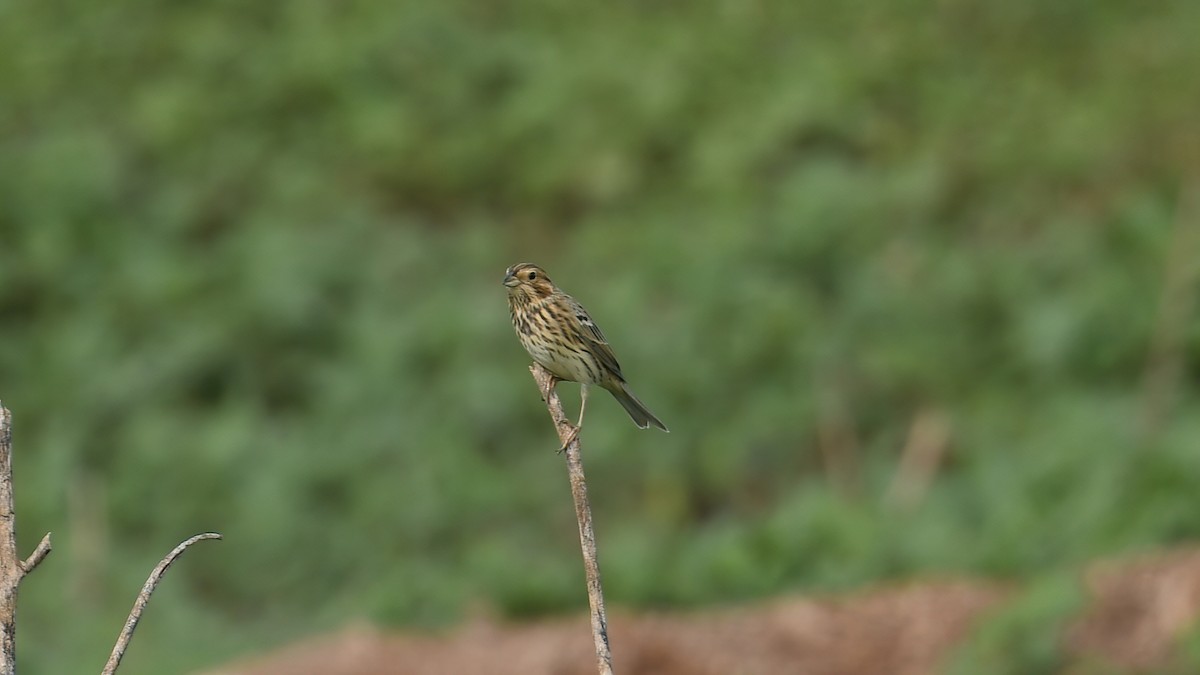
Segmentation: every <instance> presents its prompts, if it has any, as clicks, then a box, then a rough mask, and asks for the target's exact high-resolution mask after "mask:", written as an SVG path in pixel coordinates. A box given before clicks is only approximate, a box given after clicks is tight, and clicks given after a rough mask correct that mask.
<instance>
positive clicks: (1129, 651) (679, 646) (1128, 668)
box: [208, 549, 1200, 675]
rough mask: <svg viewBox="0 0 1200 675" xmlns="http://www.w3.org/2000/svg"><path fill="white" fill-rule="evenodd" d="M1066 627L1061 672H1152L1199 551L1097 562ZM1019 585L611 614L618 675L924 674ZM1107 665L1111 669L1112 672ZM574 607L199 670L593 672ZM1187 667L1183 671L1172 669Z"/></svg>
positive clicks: (371, 633) (1159, 664)
mask: <svg viewBox="0 0 1200 675" xmlns="http://www.w3.org/2000/svg"><path fill="white" fill-rule="evenodd" d="M1083 581H1084V585H1085V587H1086V588H1087V591H1088V594H1089V601H1088V606H1087V607H1086V609H1085V610H1084V611H1083V613H1082V614H1081V615H1080V616H1078V617H1076V618H1075V619H1074V620H1073V621H1072V623H1071V624H1070V626H1069V627H1068V628H1067V630H1066V631H1065V632H1064V638H1063V640H1062V642H1063V644H1062V645H1061V648H1062V650H1063V653H1064V654H1065V655H1067V659H1066V660H1067V662H1068V663H1070V664H1071V665H1069V666H1068V668H1067V670H1066V671H1065V672H1066V673H1097V672H1104V673H1111V672H1162V671H1163V670H1165V669H1169V668H1172V666H1173V664H1175V662H1176V660H1177V659H1176V656H1177V653H1178V645H1177V643H1178V640H1179V637H1180V636H1181V635H1182V634H1183V633H1184V632H1185V631H1187V630H1188V629H1189V628H1190V627H1191V626H1192V625H1193V623H1194V622H1195V620H1196V617H1197V616H1198V615H1200V549H1189V550H1178V551H1172V552H1166V553H1158V554H1154V555H1146V556H1142V557H1138V558H1132V559H1126V560H1120V561H1112V562H1103V563H1098V564H1096V565H1093V566H1092V567H1090V568H1089V569H1088V570H1087V571H1086V572H1085V573H1084V575H1083ZM1019 590H1020V589H1019V588H1018V587H1015V586H1010V587H1004V586H1001V585H999V584H994V583H986V582H972V581H936V582H927V583H911V584H906V585H903V586H898V587H888V588H881V589H876V590H871V591H865V592H861V593H856V594H853V595H849V596H842V597H836V598H822V599H806V598H798V597H791V598H780V599H777V600H774V601H771V602H768V603H765V604H761V605H756V606H745V607H740V608H736V609H726V610H712V611H706V612H701V613H695V614H639V615H635V614H629V613H624V612H615V613H613V614H612V615H611V616H610V617H609V628H610V636H611V642H612V645H613V653H614V659H615V663H614V667H615V670H616V672H618V673H620V674H621V675H740V674H745V675H784V674H786V675H880V674H885V673H886V674H888V675H925V674H933V673H937V672H938V668H939V664H941V663H942V662H943V661H944V660H945V659H946V657H947V656H948V655H950V653H951V652H952V651H953V648H954V647H955V646H956V645H958V644H961V642H962V640H963V639H964V638H966V637H967V636H968V635H969V634H970V632H971V630H972V629H973V628H974V627H975V626H977V625H979V623H980V622H981V621H983V620H986V618H987V616H988V614H989V612H993V611H996V610H998V609H1001V608H1002V607H1003V606H1004V604H1005V602H1006V600H1007V599H1008V598H1010V597H1012V596H1013V594H1014V593H1017V592H1019ZM1114 669H1116V670H1114ZM595 672H596V668H595V656H594V654H593V651H592V641H591V634H590V631H589V628H588V623H587V619H586V617H584V616H580V617H575V618H571V619H564V620H558V621H542V622H537V623H528V624H498V623H494V622H491V621H483V620H480V621H476V622H473V623H471V624H468V625H466V626H463V627H461V628H459V629H458V630H457V631H456V632H454V633H451V634H446V635H438V636H432V635H427V634H425V635H423V634H404V633H388V632H383V631H380V630H377V629H374V628H371V627H365V626H357V627H348V628H346V629H345V630H343V631H341V632H339V633H336V634H333V635H327V636H321V637H315V638H312V639H309V640H306V641H304V642H303V643H300V644H296V645H293V646H290V647H285V648H283V649H280V650H278V651H276V652H274V653H270V654H267V655H264V656H260V657H255V658H250V659H247V660H245V661H242V662H238V663H233V664H230V665H228V666H225V667H223V668H221V669H218V670H215V671H210V672H209V673H208V675H284V674H287V675H295V674H300V675H306V674H309V673H312V674H317V673H320V674H322V675H458V674H474V673H479V674H481V675H517V674H520V675H590V674H591V673H595ZM1177 672H1183V671H1177Z"/></svg>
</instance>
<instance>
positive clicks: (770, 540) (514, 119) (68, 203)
mask: <svg viewBox="0 0 1200 675" xmlns="http://www.w3.org/2000/svg"><path fill="white" fill-rule="evenodd" d="M1197 25H1200V5H1198V4H1196V3H1194V2H1184V1H1181V0H1176V1H1168V2H1163V3H1157V4H1155V5H1154V6H1153V7H1148V6H1147V7H1143V6H1140V5H1133V4H1129V3H1120V2H1115V1H1109V0H1104V1H1100V2H1087V3H1084V2H1079V1H1077V0H1072V1H1068V2H1056V3H1044V2H1034V1H1033V0H1016V1H1014V2H1008V3H984V2H975V1H966V0H963V1H951V2H923V1H915V2H908V1H901V0H894V1H892V2H883V3H879V2H859V1H852V2H847V3H834V4H830V3H817V2H784V1H780V2H714V3H690V4H689V3H652V4H650V5H647V4H645V3H623V2H618V3H607V4H603V5H594V6H584V5H579V4H575V5H567V4H560V3H551V2H541V1H539V0H520V1H518V2H513V3H499V4H497V3H472V2H460V1H457V0H450V1H447V2H398V3H384V2H367V1H362V0H350V1H347V2H338V3H330V2H317V1H313V0H301V1H299V2H292V3H282V4H262V3H239V2H230V1H228V0H216V1H214V2H208V3H183V2H181V3H147V2H136V1H132V0H115V1H114V2H109V3H103V4H94V3H83V4H82V5H79V4H76V5H71V6H68V5H64V4H61V3H54V2H12V1H11V0H0V396H2V397H3V400H4V402H5V404H6V405H8V406H9V407H10V408H11V409H12V410H13V412H14V415H15V423H16V431H15V440H16V444H17V446H16V448H17V454H16V458H15V465H16V471H17V482H16V486H17V499H18V512H19V514H20V540H21V546H22V550H28V549H29V548H31V547H32V546H33V545H34V544H35V543H36V541H37V538H38V537H40V536H41V534H42V532H43V531H45V530H53V531H54V533H55V551H54V554H53V555H52V557H51V558H49V559H48V560H47V562H46V564H45V565H44V566H43V567H42V568H40V569H39V570H38V572H37V574H35V575H33V576H31V577H29V578H28V580H27V582H26V584H25V585H23V586H22V594H21V608H22V614H21V622H20V625H21V639H20V645H21V659H22V660H23V662H24V664H25V668H26V669H28V670H29V671H30V672H54V673H62V672H82V671H87V670H88V669H92V668H94V667H96V666H97V665H98V664H100V663H102V662H103V660H104V657H105V654H106V652H107V650H108V648H109V646H110V644H111V640H112V638H113V636H114V635H115V633H116V631H117V629H118V627H119V624H120V621H121V619H122V617H123V616H124V613H125V612H126V611H127V608H128V604H129V602H130V601H131V599H132V596H133V594H134V592H135V591H136V589H137V588H138V587H139V585H140V584H141V581H142V580H143V578H144V575H145V574H146V573H147V572H148V571H149V569H150V567H151V566H152V565H153V563H154V562H155V561H156V560H157V559H158V558H159V557H160V556H161V555H163V554H164V553H165V552H166V551H167V550H169V549H170V548H171V547H172V546H173V545H174V544H175V543H176V542H177V541H179V540H181V539H183V538H184V537H186V536H188V535H190V534H193V533H195V532H198V531H203V530H209V529H212V530H218V531H220V532H222V533H224V534H225V536H226V541H225V542H224V543H221V544H202V545H200V546H198V547H196V549H194V550H192V551H191V552H189V553H188V554H187V556H186V557H185V559H184V560H183V562H182V563H181V564H180V565H179V566H177V567H176V568H175V569H174V570H173V571H172V573H171V576H169V577H168V579H167V581H166V583H165V584H164V586H163V587H162V589H161V590H160V592H159V595H156V597H155V601H154V603H153V604H152V605H151V607H150V610H149V614H148V618H147V621H146V622H145V623H144V624H143V628H142V629H141V633H140V634H139V637H138V640H137V641H135V643H134V647H133V649H132V650H131V652H130V654H129V656H128V658H127V661H126V664H125V670H124V671H123V672H128V673H129V674H130V675H137V674H138V673H163V672H182V671H185V670H188V669H190V668H193V667H199V666H204V665H213V664H216V663H219V662H221V661H223V660H225V659H228V658H231V657H233V656H235V655H238V654H243V653H250V652H254V651H258V650H262V649H264V648H267V647H270V646H273V645H276V644H281V643H283V642H286V641H288V640H291V639H296V638H298V637H300V636H303V635H306V634H310V633H312V632H316V631H320V630H325V629H329V628H332V627H335V626H338V625H341V624H342V623H344V622H346V621H348V620H351V619H353V618H359V617H365V618H369V619H372V620H377V621H381V622H385V623H389V624H394V625H419V626H439V625H448V624H450V623H452V622H454V621H456V620H457V619H459V618H461V617H462V616H464V614H465V613H467V612H470V611H477V610H476V609H474V608H477V607H480V606H483V607H490V608H493V609H491V610H489V611H497V612H499V613H501V614H503V615H507V616H525V615H537V614H544V613H547V612H561V611H576V610H578V609H579V608H581V607H583V606H584V604H585V598H584V594H583V588H582V584H581V567H580V564H579V560H578V550H577V546H576V536H575V532H574V528H575V525H574V518H573V514H572V510H571V507H570V501H569V496H568V489H567V481H566V479H565V477H564V476H563V473H564V471H563V467H562V462H561V459H560V458H558V457H557V456H556V455H555V454H554V449H555V445H556V444H555V440H554V438H553V434H552V432H551V429H550V426H549V424H548V423H547V419H546V413H545V412H544V410H543V409H542V406H541V403H540V401H539V399H538V396H537V393H536V390H535V387H534V385H533V383H532V381H531V380H530V378H529V376H528V374H527V373H526V372H525V368H524V366H525V363H526V361H527V359H526V358H525V356H524V354H523V352H521V350H520V348H519V346H518V345H517V342H516V340H515V338H514V337H513V336H512V334H511V329H510V328H509V326H508V317H507V315H506V314H507V309H506V307H505V302H504V297H503V289H502V288H501V287H500V285H499V279H500V276H501V274H502V272H503V270H504V268H505V267H506V266H507V265H509V264H511V263H513V262H517V261H519V260H533V261H536V262H539V263H541V264H542V265H544V266H545V267H546V268H547V269H548V270H549V271H550V273H551V275H552V276H554V278H555V279H556V281H558V282H559V283H560V285H562V286H563V287H564V288H566V289H567V290H568V291H569V292H572V293H573V294H575V295H576V296H577V297H578V298H580V299H581V300H582V301H583V302H584V303H585V304H586V305H587V306H588V307H589V309H590V310H591V311H592V313H593V315H594V316H596V317H597V319H598V320H599V322H600V323H601V324H602V325H603V327H604V329H605V331H606V333H607V334H608V335H609V337H610V338H611V339H612V342H613V344H614V345H615V346H616V348H617V351H618V353H619V354H620V355H621V358H622V361H623V366H624V367H625V370H626V372H627V374H628V375H629V376H630V378H631V381H632V383H633V386H634V388H635V390H636V391H637V392H638V393H639V395H640V396H641V397H642V398H643V399H644V400H645V401H646V402H647V403H648V404H649V405H650V407H651V408H652V409H653V410H655V412H657V413H658V414H659V415H660V416H661V417H662V418H663V419H664V420H665V421H666V422H667V423H668V424H669V425H670V426H671V428H672V433H671V434H670V435H662V434H658V433H650V432H639V431H638V430H636V429H634V428H633V426H632V425H630V424H629V423H628V420H627V419H626V418H625V417H624V413H623V412H622V411H621V410H620V409H619V407H618V406H616V405H613V404H612V403H611V402H609V401H606V400H602V399H601V398H597V402H596V403H595V404H594V406H593V410H592V411H591V412H589V425H588V428H587V431H586V432H585V434H584V442H585V448H586V453H587V456H588V467H589V470H590V472H589V478H590V482H591V490H592V499H593V506H594V508H595V509H596V511H597V520H598V524H599V537H600V541H601V552H602V556H603V558H604V560H603V566H604V570H605V575H606V582H607V586H608V589H609V595H610V601H611V602H614V603H616V604H620V605H626V606H676V607H678V606H690V605H698V604H702V603H714V602H724V601H742V600H747V599H751V598H755V597H761V596H766V595H769V594H774V593H780V592H786V591H797V590H813V589H835V588H847V587H851V586H856V585H859V584H863V583H868V582H878V581H886V580H889V579H898V578H904V577H908V576H911V575H914V574H937V573H941V572H953V573H955V574H967V573H976V574H984V575H989V576H995V577H1020V576H1022V575H1029V574H1038V573H1042V571H1043V570H1045V569H1047V568H1053V569H1059V568H1063V567H1069V566H1071V565H1075V564H1078V563H1080V562H1081V561H1083V560H1086V559H1088V558H1090V557H1092V556H1096V555H1102V554H1109V553H1114V552H1119V551H1125V550H1131V549H1138V548H1146V547H1153V546H1158V545H1164V544H1169V543H1172V542H1178V541H1184V540H1192V539H1195V538H1196V537H1197V536H1200V512H1198V511H1197V510H1196V509H1195V508H1194V505H1195V499H1194V493H1195V485H1196V480H1197V478H1198V477H1200V454H1198V453H1196V447H1197V439H1198V438H1200V415H1198V414H1197V413H1198V412H1200V408H1198V397H1197V394H1198V393H1200V391H1198V388H1197V384H1196V383H1197V375H1198V374H1200V322H1198V321H1197V320H1196V318H1195V315H1194V311H1193V310H1194V309H1195V308H1192V307H1184V308H1182V310H1181V313H1182V316H1183V317H1184V321H1183V323H1182V324H1181V326H1182V333H1181V334H1180V335H1179V358H1178V360H1177V361H1176V362H1175V363H1176V366H1177V371H1178V377H1177V379H1176V382H1177V384H1178V386H1177V388H1176V390H1175V392H1174V394H1173V396H1171V397H1168V399H1167V404H1166V407H1167V409H1166V410H1165V412H1164V414H1163V417H1162V419H1163V423H1162V425H1161V427H1160V428H1159V429H1158V430H1157V432H1156V433H1152V434H1145V433H1140V432H1139V427H1138V424H1137V422H1138V419H1139V418H1140V416H1141V414H1142V405H1143V400H1144V395H1143V387H1142V384H1141V382H1142V377H1143V371H1144V368H1145V363H1146V361H1147V354H1148V352H1149V349H1150V345H1151V343H1152V340H1153V337H1152V336H1153V332H1154V330H1155V329H1154V326H1155V317H1156V313H1157V312H1158V307H1159V304H1160V298H1161V296H1162V288H1163V285H1164V264H1165V261H1166V260H1167V254H1168V252H1169V249H1170V247H1171V243H1170V242H1171V236H1172V235H1171V232H1172V228H1173V227H1175V226H1176V223H1177V222H1185V221H1186V222H1193V224H1194V219H1195V218H1197V217H1200V216H1198V215H1197V212H1196V210H1195V208H1194V207H1193V210H1192V212H1191V213H1190V217H1191V219H1192V220H1191V221H1189V220H1188V217H1189V213H1188V211H1187V209H1186V203H1187V200H1186V199H1182V198H1181V195H1182V194H1186V191H1187V188H1188V186H1189V182H1188V181H1189V180H1191V181H1192V183H1190V185H1191V186H1192V187H1193V188H1194V187H1195V186H1196V183H1195V180H1196V177H1197V175H1198V174H1197V173H1196V171H1197V170H1198V169H1200V131H1198V128H1197V126H1196V111H1197V110H1200V78H1197V77H1196V65H1197V64H1198V63H1200V42H1198V41H1197V40H1196V39H1195V30H1194V27H1195V26H1197ZM604 398H606V397H604ZM568 401H571V402H574V401H577V397H576V396H575V393H574V389H573V388H571V391H570V392H569V393H568ZM931 410H932V411H940V412H941V413H943V414H945V415H946V416H948V419H949V420H950V421H951V427H950V429H951V445H950V455H949V458H948V461H947V463H946V465H945V466H944V467H943V468H942V470H941V471H940V472H939V473H938V475H937V476H936V478H935V480H934V482H933V485H932V487H931V489H930V491H929V492H928V494H927V495H926V496H925V499H924V501H923V502H922V503H921V504H920V505H919V506H918V507H917V508H915V509H912V510H909V511H902V510H898V509H896V508H894V507H893V506H892V505H891V504H890V503H889V501H888V500H887V499H885V497H884V495H885V494H886V493H887V489H888V486H889V484H890V483H891V481H892V480H893V477H894V475H895V473H896V467H897V464H898V459H899V455H900V452H901V449H902V448H903V446H904V444H905V439H906V437H907V436H908V434H909V429H910V427H911V425H912V423H913V420H914V419H915V418H916V417H917V416H918V415H919V414H921V413H922V411H931ZM829 429H835V430H837V429H841V432H840V433H841V434H842V436H843V437H847V438H850V439H851V441H849V442H847V443H843V444H842V446H843V447H853V448H856V456H855V458H854V462H853V463H852V464H851V465H850V471H849V473H850V475H849V476H848V481H849V482H848V484H849V485H851V486H853V489H852V490H850V491H847V490H846V489H839V488H838V484H837V482H836V481H833V480H831V477H830V474H829V472H828V471H827V470H826V469H825V468H824V465H823V463H822V453H821V448H822V447H823V446H822V443H823V441H822V439H823V438H826V437H827V436H828V434H826V433H825V431H826V430H829ZM844 478H845V477H844ZM1054 597H1057V596H1054ZM1052 599H1053V598H1052ZM1048 606H1050V607H1051V608H1052V609H1053V608H1054V607H1057V606H1058V605H1057V604H1056V603H1055V602H1050V603H1049V605H1048ZM1030 607H1031V609H1030V611H1029V613H1028V616H1031V617H1032V618H1031V621H1033V622H1036V621H1040V620H1041V618H1042V617H1043V616H1044V615H1045V612H1043V611H1042V609H1041V608H1042V607H1043V605H1042V604H1040V602H1038V601H1031V603H1030ZM1025 616H1027V614H1026V613H1022V612H1020V611H1014V613H1013V614H1012V616H1011V617H1009V619H1007V620H1006V621H1007V623H1005V624H1003V626H1002V627H1001V628H998V629H996V630H997V632H996V633H995V635H998V636H999V637H994V638H991V639H988V638H981V640H982V642H981V644H982V645H983V646H982V647H979V649H982V650H983V651H985V652H987V653H988V654H989V658H994V659H1004V658H1010V659H1012V660H1013V663H1012V664H1010V665H1011V666H1012V668H1013V670H1011V672H1035V670H1036V669H1037V668H1044V667H1046V666H1045V664H1047V663H1049V664H1053V663H1054V662H1053V657H1052V656H1049V655H1048V654H1047V653H1045V650H1043V649H1042V646H1044V644H1043V642H1044V641H1036V642H1035V643H1033V645H1034V646H1033V647H1030V648H1029V649H1028V650H1024V651H1022V650H1008V649H1007V648H1005V645H1007V644H1008V642H1007V640H1008V638H1006V637H1005V636H1008V635H1017V636H1018V637H1019V636H1020V635H1022V633H1021V630H1020V629H1012V628H1011V626H1012V625H1013V622H1017V623H1020V622H1021V620H1022V617H1025ZM1045 644H1049V643H1045ZM989 645H994V646H989ZM1022 663H1026V664H1030V665H1029V668H1033V669H1035V670H1030V669H1028V668H1024V669H1023V668H1022V667H1021V666H1020V665H1019V664H1022ZM1013 664H1018V665H1013ZM1002 666H1003V664H1001V666H998V667H1002Z"/></svg>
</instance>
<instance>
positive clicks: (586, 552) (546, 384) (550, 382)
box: [529, 363, 613, 675]
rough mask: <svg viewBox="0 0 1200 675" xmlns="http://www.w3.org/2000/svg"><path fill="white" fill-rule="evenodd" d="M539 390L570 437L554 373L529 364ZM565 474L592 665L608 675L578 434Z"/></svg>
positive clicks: (561, 438)
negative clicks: (588, 617) (584, 578)
mask: <svg viewBox="0 0 1200 675" xmlns="http://www.w3.org/2000/svg"><path fill="white" fill-rule="evenodd" d="M529 372H531V373H533V380H534V381H535V382H537V386H538V389H539V390H541V392H542V400H543V401H545V402H546V409H547V410H549V411H550V419H552V420H553V421H554V428H555V430H556V431H557V432H558V438H559V441H560V442H562V443H566V442H567V439H569V438H571V433H572V431H573V430H574V428H575V427H574V425H572V424H571V422H570V420H568V419H567V414H566V413H565V412H563V407H562V401H561V400H559V398H558V392H557V391H555V389H554V384H555V380H554V376H553V375H551V374H550V373H549V372H548V371H547V370H546V369H545V368H542V367H541V366H540V365H538V364H536V363H535V364H533V365H532V366H530V367H529ZM566 455H567V474H568V475H569V476H570V478H571V496H572V497H574V499H575V517H576V519H577V520H578V521H579V545H580V548H582V549H583V569H584V572H585V573H586V575H587V590H588V605H589V606H590V607H591V610H592V640H593V641H594V642H595V644H596V666H597V668H598V669H599V673H600V675H612V672H613V667H612V651H611V650H610V649H609V647H608V618H607V617H605V615H604V590H603V589H602V588H601V586H600V562H599V560H598V557H597V554H596V532H595V530H593V529H592V507H591V505H590V504H589V503H588V495H587V482H586V481H584V479H583V460H582V459H581V458H580V452H579V436H578V435H576V436H575V438H574V439H572V440H571V442H570V443H569V444H568V445H567V448H566Z"/></svg>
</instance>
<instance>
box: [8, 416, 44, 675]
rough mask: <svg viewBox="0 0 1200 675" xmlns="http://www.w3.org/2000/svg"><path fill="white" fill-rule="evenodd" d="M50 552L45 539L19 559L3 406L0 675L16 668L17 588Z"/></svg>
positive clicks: (9, 444)
mask: <svg viewBox="0 0 1200 675" xmlns="http://www.w3.org/2000/svg"><path fill="white" fill-rule="evenodd" d="M49 553H50V535H49V534H46V536H44V537H42V541H41V543H40V544H38V546H37V548H36V549H35V550H34V552H33V553H32V554H31V555H30V556H29V558H28V559H27V560H25V562H21V559H20V558H19V557H17V517H16V513H15V512H14V510H13V485H12V413H10V412H9V411H8V408H5V407H4V404H3V403H0V675H13V674H14V673H15V672H16V669H17V641H16V637H17V585H18V584H20V583H21V577H23V576H25V575H26V574H28V573H29V572H31V571H33V568H34V567H37V565H38V563H40V562H41V561H42V560H43V559H45V557H46V556H47V555H49Z"/></svg>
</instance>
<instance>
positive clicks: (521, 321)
mask: <svg viewBox="0 0 1200 675" xmlns="http://www.w3.org/2000/svg"><path fill="white" fill-rule="evenodd" d="M504 286H505V287H506V288H507V290H508V309H509V313H510V314H511V316H512V324H513V329H514V330H516V332H517V337H518V338H519V339H520V341H521V346H522V347H524V348H525V351H527V352H529V356H531V357H533V360H534V361H535V362H537V363H538V364H540V365H541V366H542V367H543V368H545V369H546V370H548V371H550V374H551V375H553V376H554V378H555V380H563V381H567V382H578V383H579V421H578V422H577V423H576V424H575V428H574V430H572V432H571V434H570V436H568V437H567V440H566V442H564V443H563V445H562V448H560V449H559V452H562V451H563V450H566V448H567V446H569V445H570V444H571V442H572V441H574V440H575V438H576V436H578V435H579V431H580V429H582V428H583V412H584V409H585V408H587V397H588V386H589V385H593V384H597V385H600V386H601V387H603V388H605V389H607V390H608V392H609V393H611V394H612V395H613V398H615V399H617V402H618V403H620V404H621V406H622V407H623V408H625V412H627V413H629V417H630V418H631V419H633V423H634V424H636V425H637V426H638V428H639V429H647V428H649V427H651V426H654V427H658V428H659V429H662V430H663V431H666V432H668V433H670V430H669V429H667V425H665V424H663V423H662V420H660V419H658V417H656V416H655V415H654V413H652V412H650V410H649V408H647V407H646V404H644V403H642V402H641V401H640V400H638V397H637V396H634V394H633V392H632V391H630V389H629V385H628V384H627V383H626V382H625V376H624V374H622V373H621V365H620V364H619V363H617V357H616V355H615V354H613V350H612V347H611V346H609V344H608V339H607V338H605V337H604V333H603V332H602V331H601V330H600V327H599V326H597V325H596V322H595V321H592V317H591V315H590V314H588V312H587V310H586V309H584V308H583V305H581V304H579V302H578V301H577V300H575V298H572V297H571V296H569V295H567V294H566V293H564V292H563V291H562V290H561V289H560V288H559V287H558V286H555V285H554V282H553V281H551V280H550V277H549V276H547V275H546V271H545V270H543V269H542V268H540V267H538V266H537V265H534V264H533V263H518V264H516V265H513V266H512V267H509V268H508V269H507V270H505V271H504Z"/></svg>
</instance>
